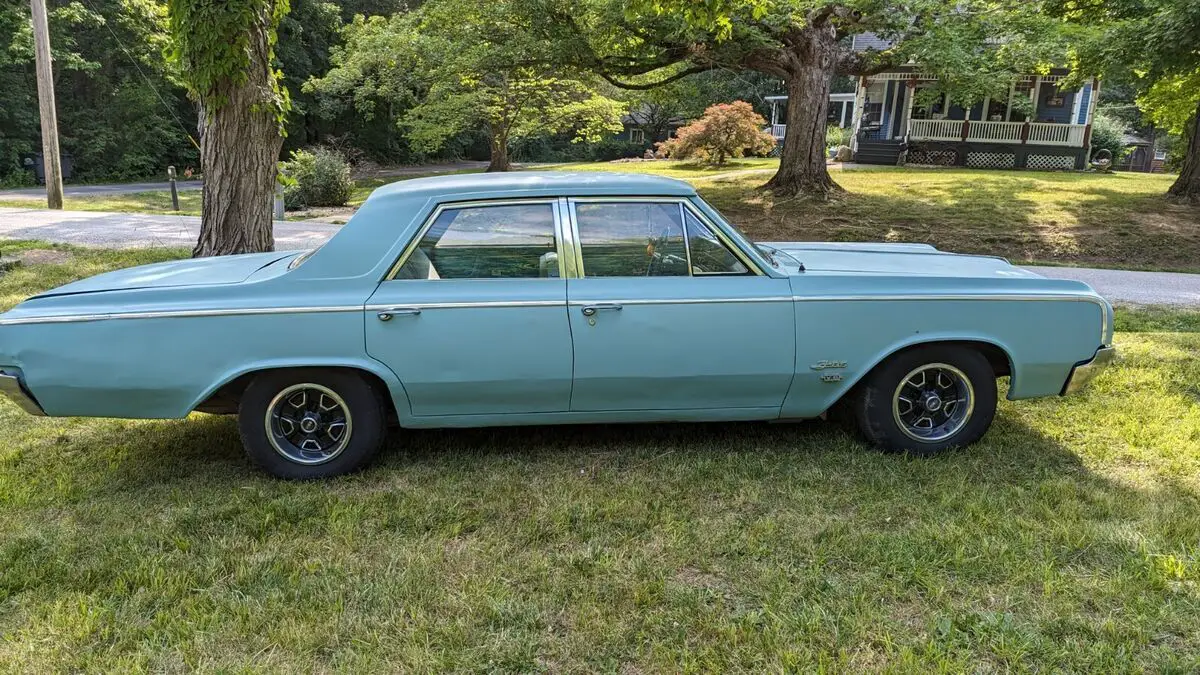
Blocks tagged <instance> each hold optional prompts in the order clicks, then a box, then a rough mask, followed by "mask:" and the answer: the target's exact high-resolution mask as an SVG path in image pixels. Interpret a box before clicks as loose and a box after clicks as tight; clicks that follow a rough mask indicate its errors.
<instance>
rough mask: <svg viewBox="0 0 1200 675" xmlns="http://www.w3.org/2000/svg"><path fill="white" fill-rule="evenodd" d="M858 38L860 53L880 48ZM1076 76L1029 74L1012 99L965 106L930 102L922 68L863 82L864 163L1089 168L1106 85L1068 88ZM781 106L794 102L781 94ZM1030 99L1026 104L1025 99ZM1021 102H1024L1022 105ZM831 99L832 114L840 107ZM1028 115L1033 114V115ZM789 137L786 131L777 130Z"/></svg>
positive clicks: (859, 150) (859, 101)
mask: <svg viewBox="0 0 1200 675" xmlns="http://www.w3.org/2000/svg"><path fill="white" fill-rule="evenodd" d="M872 40H875V41H876V42H878V38H876V37H874V36H871V35H869V34H867V35H860V36H855V37H854V45H853V48H854V49H868V48H874V49H878V48H880V46H879V45H877V44H874V43H872V42H871V41H872ZM1067 74H1068V71H1067V70H1065V69H1053V70H1051V71H1050V73H1048V74H1045V75H1025V76H1022V77H1018V78H1017V79H1016V80H1015V81H1013V82H1011V83H1010V84H1009V88H1008V95H1007V96H1002V97H997V98H989V99H984V100H983V101H981V102H978V103H976V104H974V105H973V106H971V107H970V108H963V107H961V106H960V105H958V104H957V103H956V102H954V101H952V100H951V99H950V97H949V96H942V97H941V98H940V99H939V100H934V101H933V102H932V103H929V104H928V105H921V104H919V103H918V99H921V100H922V101H924V100H925V98H926V97H921V96H919V94H920V90H921V89H922V88H925V87H932V86H935V85H936V81H937V80H936V78H935V77H934V76H932V75H930V74H928V73H923V72H921V68H920V67H919V66H918V65H915V64H908V65H905V66H901V67H898V68H893V69H891V70H887V71H884V72H881V73H877V74H875V75H870V76H864V77H860V78H859V80H858V86H857V88H856V91H855V93H854V94H853V108H852V113H851V126H852V127H853V129H854V131H855V133H854V135H853V139H852V141H851V148H852V149H853V150H854V160H855V161H856V162H860V163H863V164H898V163H902V162H905V161H906V162H907V163H910V164H942V165H950V166H967V167H974V168H993V169H1083V168H1085V167H1086V166H1087V163H1088V147H1089V140H1090V137H1091V127H1092V119H1093V115H1094V114H1095V108H1096V98H1097V96H1096V94H1097V93H1098V92H1099V87H1100V85H1099V82H1098V81H1097V80H1096V79H1095V78H1093V79H1092V80H1091V81H1089V82H1086V83H1085V84H1084V85H1083V86H1082V87H1080V88H1078V89H1071V90H1067V89H1061V88H1060V87H1059V83H1060V82H1062V81H1063V80H1065V79H1066V77H1067ZM775 98H777V99H778V103H777V104H779V103H783V102H786V99H787V97H775ZM1025 101H1027V102H1028V104H1027V105H1026V104H1025V103H1024V102H1025ZM1018 102H1020V103H1018ZM833 105H834V104H833V103H832V97H831V103H830V106H831V110H833ZM1024 110H1032V111H1033V112H1032V114H1030V115H1026V114H1025V112H1023V111H1024ZM772 133H773V134H776V138H783V137H784V136H785V135H786V133H787V129H786V127H782V128H778V129H777V128H776V127H775V126H773V127H772Z"/></svg>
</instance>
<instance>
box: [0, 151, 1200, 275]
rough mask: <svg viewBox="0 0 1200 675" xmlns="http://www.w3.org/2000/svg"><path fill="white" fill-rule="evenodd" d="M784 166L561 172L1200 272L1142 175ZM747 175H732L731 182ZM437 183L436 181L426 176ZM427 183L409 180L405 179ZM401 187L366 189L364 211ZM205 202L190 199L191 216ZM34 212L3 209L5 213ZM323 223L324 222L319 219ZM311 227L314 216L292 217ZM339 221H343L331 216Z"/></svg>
mask: <svg viewBox="0 0 1200 675" xmlns="http://www.w3.org/2000/svg"><path fill="white" fill-rule="evenodd" d="M776 166H778V160H775V159H743V160H733V161H731V162H729V164H728V165H726V166H724V167H709V166H704V165H698V164H693V163H685V162H598V163H597V162H591V163H580V164H560V165H555V166H552V167H545V168H552V169H555V170H566V171H621V172H637V173H652V174H657V175H664V176H671V177H675V178H682V179H685V180H689V181H692V182H694V183H695V184H696V186H697V187H698V188H699V190H700V193H701V194H702V195H703V196H704V197H705V198H707V199H709V200H710V201H712V202H713V204H714V205H716V206H717V207H718V208H719V209H720V210H721V211H722V212H723V213H724V214H725V215H727V216H728V217H729V218H730V220H732V221H733V222H735V223H736V224H737V225H738V226H739V227H741V228H742V229H743V230H745V231H746V232H747V233H748V234H749V235H750V236H752V237H754V238H756V239H759V240H792V241H796V240H799V241H817V240H834V241H916V242H926V243H930V244H933V245H935V246H937V247H938V248H940V249H943V250H947V251H956V252H962V253H984V254H989V255H1000V256H1004V257H1007V258H1009V259H1011V260H1013V261H1014V262H1021V263H1041V264H1052V265H1075V266H1094V267H1117V268H1130V269H1155V270H1178V271H1187V272H1200V211H1197V210H1196V209H1193V208H1187V207H1183V206H1174V205H1171V204H1169V203H1167V202H1166V200H1164V199H1163V195H1164V194H1165V193H1166V190H1167V187H1168V186H1169V185H1170V183H1171V181H1172V180H1173V177H1171V176H1165V175H1148V174H1135V173H1115V174H1107V175H1105V174H1081V173H1051V172H1036V171H980V170H967V169H913V168H881V169H874V170H858V171H855V170H850V171H834V172H832V173H833V177H834V179H835V180H836V181H837V182H838V183H840V184H841V185H842V186H844V187H845V188H846V190H847V192H846V194H844V195H842V196H841V197H839V198H837V199H835V200H833V201H830V202H824V203H822V202H812V201H808V200H802V199H783V200H780V199H775V198H773V197H771V196H770V195H767V194H764V193H762V192H760V191H758V190H756V188H757V187H759V186H760V185H762V184H763V183H764V182H766V180H767V178H768V177H769V170H770V169H772V168H774V167H776ZM743 170H749V171H747V173H743V174H740V175H733V176H730V175H728V174H730V172H736V171H743ZM426 175H428V174H426ZM415 177H419V176H408V177H406V179H410V178H415ZM393 180H394V179H390V178H389V179H372V180H365V181H361V182H360V184H359V185H358V187H357V188H356V189H355V192H354V195H353V197H352V198H351V201H350V203H351V205H352V206H357V205H359V204H361V203H362V202H363V200H365V199H366V197H367V195H369V194H370V192H371V190H373V189H375V188H376V187H378V186H379V185H382V184H385V183H388V182H392V181H393ZM199 199H200V195H199V193H196V192H190V193H188V192H185V193H181V200H183V203H182V204H181V207H183V209H184V210H183V212H184V213H193V214H194V213H199ZM22 205H23V206H26V207H28V205H29V202H21V203H17V202H0V206H22ZM67 208H71V209H85V210H100V211H146V212H164V211H165V210H166V209H168V208H170V206H169V199H168V197H167V193H165V192H146V193H139V194H135V195H118V196H106V197H95V198H87V199H83V198H68V200H67ZM318 215H320V214H318ZM290 217H293V218H303V217H308V215H307V214H299V215H292V216H290ZM330 217H336V218H337V219H338V220H344V219H345V218H346V217H347V214H345V213H339V214H334V216H330Z"/></svg>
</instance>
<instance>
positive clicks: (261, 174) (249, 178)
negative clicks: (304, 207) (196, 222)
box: [192, 8, 283, 258]
mask: <svg viewBox="0 0 1200 675" xmlns="http://www.w3.org/2000/svg"><path fill="white" fill-rule="evenodd" d="M270 25H271V10H270V9H269V8H267V9H266V10H264V11H263V12H262V13H261V14H260V16H258V17H257V18H256V20H255V22H254V24H253V25H252V27H251V29H250V45H249V49H250V67H249V70H248V72H247V80H246V82H244V83H242V84H234V83H233V82H226V83H224V84H223V85H221V86H220V87H218V91H217V92H214V94H215V95H216V96H223V97H224V98H225V101H224V102H222V103H221V104H220V105H219V106H218V107H215V108H214V107H213V105H212V97H209V100H201V102H200V164H201V168H202V169H203V171H204V202H203V208H202V212H201V213H202V215H201V218H200V240H199V241H198V242H197V243H196V248H195V249H193V250H192V256H193V257H197V258H200V257H205V256H216V255H231V254H235V253H259V252H263V251H273V250H274V249H275V236H274V232H273V223H272V219H271V217H272V213H273V208H272V207H273V202H274V199H275V179H276V175H275V174H276V170H277V164H278V161H279V151H280V149H281V148H282V147H283V136H282V135H280V132H279V122H278V120H277V118H276V115H275V107H274V106H273V105H272V104H271V101H272V100H273V99H274V96H275V92H274V89H273V87H272V79H271V70H270V68H271V64H270V61H269V59H268V55H269V54H270V51H269V45H268V34H269V30H270Z"/></svg>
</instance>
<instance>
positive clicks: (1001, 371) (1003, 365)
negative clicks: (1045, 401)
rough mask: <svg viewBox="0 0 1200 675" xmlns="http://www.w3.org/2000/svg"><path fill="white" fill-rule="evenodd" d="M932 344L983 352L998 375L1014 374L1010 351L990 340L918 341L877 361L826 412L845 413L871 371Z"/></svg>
mask: <svg viewBox="0 0 1200 675" xmlns="http://www.w3.org/2000/svg"><path fill="white" fill-rule="evenodd" d="M930 345H957V346H960V347H966V348H968V349H974V350H975V351H977V352H979V353H980V354H983V357H984V358H985V359H987V360H988V364H989V365H991V367H992V372H993V373H995V374H996V377H1008V376H1011V375H1012V361H1010V360H1009V358H1008V353H1007V352H1005V351H1004V350H1003V349H1001V348H1000V347H997V346H996V345H994V344H992V343H990V342H984V341H982V340H930V341H928V342H918V343H917V344H913V345H908V346H907V347H901V348H900V349H897V350H896V351H894V352H892V353H891V354H888V355H887V356H885V357H883V358H882V359H880V360H879V363H876V364H875V365H874V367H872V368H871V370H869V371H867V372H866V373H865V374H863V376H862V377H861V378H859V380H858V382H856V383H855V384H854V386H853V387H850V388H849V389H848V390H846V392H845V393H843V394H842V397H841V398H839V399H838V400H837V401H836V402H834V404H833V405H832V406H830V407H829V409H828V410H827V411H826V414H830V415H835V414H836V415H842V414H845V410H846V406H847V405H848V404H849V402H850V401H852V400H853V399H854V397H855V395H856V392H858V391H860V390H861V387H862V384H863V383H864V382H866V381H867V379H868V378H869V377H870V375H871V373H873V372H875V371H876V370H878V369H879V368H882V367H883V365H884V364H885V363H887V362H888V361H890V360H892V359H893V358H895V357H896V356H899V355H900V354H903V353H905V352H908V351H911V350H913V349H920V348H921V347H928V346H930Z"/></svg>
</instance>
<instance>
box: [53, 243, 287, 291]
mask: <svg viewBox="0 0 1200 675" xmlns="http://www.w3.org/2000/svg"><path fill="white" fill-rule="evenodd" d="M294 255H296V252H295V251H291V252H287V253H250V254H246V255H229V256H219V257H215V258H195V259H192V260H172V261H170V262H164V263H155V264H153V265H141V266H140V267H130V268H129V269H123V270H116V271H113V272H106V273H104V274H98V275H96V276H94V277H89V278H87V279H81V280H79V281H75V282H72V283H69V284H67V285H65V286H60V287H58V288H55V289H54V290H51V291H47V292H46V293H43V294H41V295H38V296H35V297H34V298H31V299H36V298H50V297H55V296H62V295H77V294H80V293H99V292H103V291H128V290H134V289H139V288H167V287H172V286H212V285H222V284H236V283H240V282H242V281H245V280H246V279H247V278H248V277H249V276H250V275H251V274H254V273H255V272H257V271H258V270H260V269H262V268H264V267H266V266H267V265H270V264H271V263H273V262H277V261H279V260H283V259H284V258H289V257H292V256H294Z"/></svg>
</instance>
